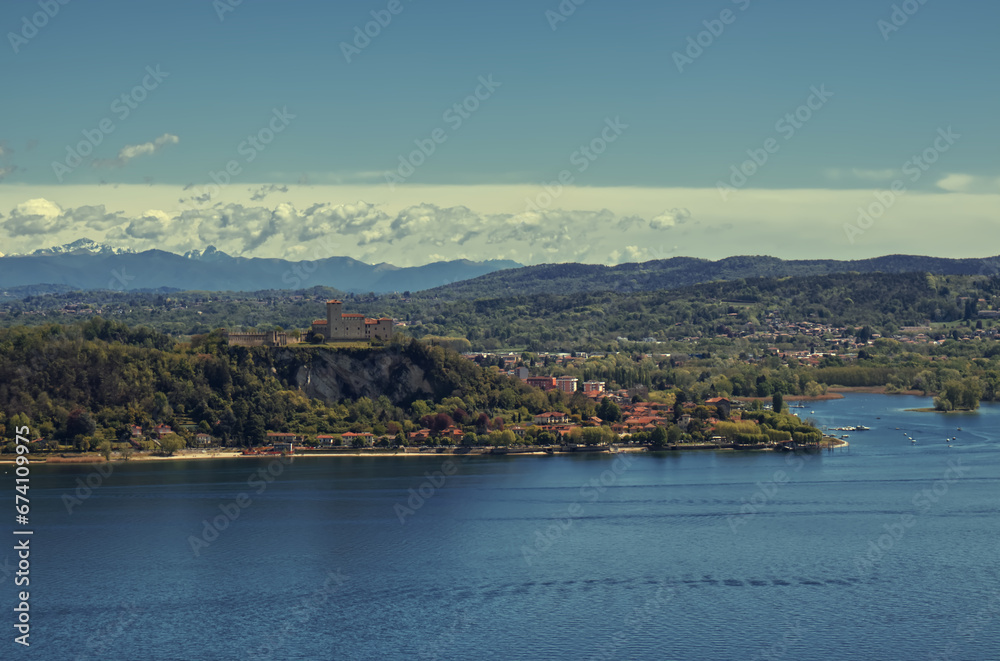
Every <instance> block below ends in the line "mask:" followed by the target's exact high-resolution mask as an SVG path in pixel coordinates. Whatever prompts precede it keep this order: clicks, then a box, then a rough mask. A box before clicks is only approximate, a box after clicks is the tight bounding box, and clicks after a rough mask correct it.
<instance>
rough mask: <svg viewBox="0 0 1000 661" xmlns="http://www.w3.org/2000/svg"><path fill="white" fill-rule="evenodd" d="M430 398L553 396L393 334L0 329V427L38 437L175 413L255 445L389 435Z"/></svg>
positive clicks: (94, 432) (498, 410) (499, 400)
mask: <svg viewBox="0 0 1000 661" xmlns="http://www.w3.org/2000/svg"><path fill="white" fill-rule="evenodd" d="M442 402H446V406H445V408H444V409H440V410H442V411H445V410H446V411H447V412H448V413H449V414H453V413H454V412H455V411H456V410H461V411H462V413H463V416H464V417H463V419H466V417H467V419H468V420H471V421H473V423H474V422H475V420H477V417H478V414H479V413H482V412H488V413H489V414H490V419H491V420H492V419H493V416H494V415H500V414H504V413H507V412H508V411H511V410H513V411H517V410H519V409H520V408H521V407H525V408H526V410H527V411H528V412H540V411H542V410H546V409H547V408H548V407H550V406H552V405H553V404H552V402H551V400H550V399H549V398H547V397H546V396H545V395H544V394H542V393H541V392H540V391H536V390H533V389H531V388H528V387H527V386H526V385H524V384H523V383H521V382H518V381H515V380H512V379H509V378H508V377H507V376H506V375H503V374H500V373H498V372H496V371H495V370H491V369H488V368H483V367H480V366H479V365H477V364H476V363H474V362H471V361H469V360H466V359H464V358H462V357H461V356H460V355H458V354H457V353H455V352H453V351H449V350H447V349H444V348H442V347H432V346H427V345H424V344H421V343H418V342H414V341H410V340H407V339H405V338H402V339H401V340H400V341H398V342H394V343H392V344H390V345H389V346H386V347H383V348H379V349H375V348H372V349H353V350H352V349H347V350H337V349H333V348H326V347H313V348H301V349H298V350H269V349H267V348H263V347H259V348H245V347H229V346H228V345H227V344H226V343H225V342H224V341H222V340H221V339H220V336H219V335H217V334H213V335H208V336H203V337H199V338H195V340H194V341H193V342H192V343H191V344H185V343H178V342H176V341H175V340H174V339H172V338H170V337H168V336H166V335H162V334H160V333H157V332H155V331H151V330H149V329H146V328H132V327H129V326H126V325H124V324H118V323H112V322H107V321H104V320H101V319H94V320H90V321H88V322H85V323H83V324H78V325H74V326H63V327H55V326H50V327H45V328H25V327H19V328H13V329H7V330H2V331H0V433H2V432H3V429H4V428H5V425H7V424H9V423H10V421H11V420H13V419H15V418H17V419H19V420H24V419H27V420H29V421H30V424H31V427H32V428H33V429H34V430H36V433H38V434H39V435H41V436H43V437H45V438H52V439H55V440H58V441H59V442H60V443H61V444H63V445H76V446H77V447H78V448H80V449H88V448H91V447H93V446H94V444H95V443H97V442H99V441H101V440H109V441H120V440H124V439H126V438H128V437H129V428H130V426H131V425H141V426H143V427H145V428H147V429H148V428H150V427H151V426H153V425H155V424H166V425H170V426H171V427H173V428H174V429H175V430H180V427H179V425H180V424H181V423H182V422H183V421H187V422H188V423H191V424H193V425H194V426H195V427H196V429H198V430H201V431H205V432H209V433H211V434H213V435H215V436H216V437H218V438H220V439H222V440H223V441H226V442H231V443H238V444H259V443H262V442H263V441H264V439H265V436H264V435H265V433H266V432H268V431H293V432H301V433H311V434H316V433H342V432H346V431H349V430H353V431H358V430H362V429H365V430H377V431H378V430H380V431H379V433H387V432H388V433H395V431H392V430H396V431H401V430H402V431H406V430H409V429H413V428H419V425H418V421H419V420H420V419H421V417H422V416H425V415H427V414H428V413H432V414H433V413H436V412H438V408H436V407H437V405H438V404H441V403H442ZM507 415H508V416H510V413H507ZM508 419H511V417H508ZM23 424H27V423H23ZM8 431H9V429H8ZM184 433H185V434H190V432H184ZM8 437H9V435H8Z"/></svg>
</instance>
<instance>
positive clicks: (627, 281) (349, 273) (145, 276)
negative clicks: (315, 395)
mask: <svg viewBox="0 0 1000 661" xmlns="http://www.w3.org/2000/svg"><path fill="white" fill-rule="evenodd" d="M850 272H858V273H912V272H929V273H935V274H941V275H977V274H984V275H986V274H989V275H993V274H996V273H998V272H1000V257H989V258H984V259H946V258H937V257H923V256H914V255H887V256H884V257H876V258H873V259H864V260H853V261H837V260H782V259H778V258H775V257H766V256H737V257H727V258H725V259H720V260H718V261H712V260H708V259H698V258H693V257H674V258H671V259H665V260H654V261H649V262H643V263H625V264H619V265H617V266H604V265H600V264H578V263H564V264H541V265H537V266H522V265H520V264H518V263H517V262H513V261H509V260H491V261H485V262H472V261H469V260H454V261H448V262H434V263H431V264H425V265H423V266H417V267H407V268H400V267H396V266H393V265H392V264H386V263H381V264H374V265H373V264H366V263H364V262H360V261H358V260H356V259H353V258H350V257H327V258H324V259H319V260H314V261H300V262H293V261H288V260H283V259H265V258H245V257H232V256H230V255H228V254H226V253H224V252H221V251H219V250H216V249H215V248H214V247H212V246H209V247H208V248H206V249H204V250H200V251H199V250H194V251H189V252H187V253H185V254H184V255H177V254H174V253H170V252H165V251H162V250H147V251H144V252H140V253H137V252H134V251H131V250H129V249H122V248H113V247H110V246H106V245H102V244H99V243H95V242H93V241H90V240H89V239H80V240H78V241H74V242H73V243H71V244H67V245H64V246H57V247H53V248H48V249H44V250H36V251H35V252H33V253H31V254H30V255H7V256H3V257H0V288H3V289H6V290H10V289H14V288H18V289H21V288H30V287H33V286H38V285H55V286H57V288H58V289H64V290H65V289H116V290H135V289H161V288H166V289H177V290H205V291H259V290H268V289H274V290H295V289H305V288H309V287H314V286H317V285H323V286H328V287H334V288H336V289H338V290H341V291H345V292H353V293H367V292H374V293H390V292H404V291H410V292H417V291H424V292H425V294H427V295H431V296H439V297H444V298H479V297H483V298H486V297H501V296H507V295H522V294H536V293H559V294H562V293H571V292H582V291H597V290H618V291H652V290H660V289H674V288H677V287H684V286H688V285H693V284H698V283H703V282H713V281H719V280H737V279H744V278H755V277H789V276H806V275H825V274H831V273H850Z"/></svg>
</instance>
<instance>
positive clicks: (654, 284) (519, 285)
mask: <svg viewBox="0 0 1000 661" xmlns="http://www.w3.org/2000/svg"><path fill="white" fill-rule="evenodd" d="M998 270H1000V257H991V258H987V259H946V258H939V257H922V256H915V255H886V256H883V257H876V258H873V259H862V260H853V261H837V260H832V259H822V260H783V259H778V258H776V257H766V256H740V257H727V258H725V259H720V260H718V261H710V260H707V259H696V258H693V257H673V258H671V259H664V260H654V261H649V262H643V263H627V264H619V265H617V266H603V265H600V264H540V265H538V266H524V267H521V268H513V269H507V270H503V271H496V272H493V273H489V274H486V275H482V276H479V277H478V278H474V279H472V280H466V281H463V282H454V283H452V284H448V285H444V286H441V287H435V288H433V289H430V290H427V291H424V292H421V295H423V296H431V297H439V298H496V297H502V296H507V295H517V296H521V295H526V294H569V293H574V292H592V291H620V292H636V291H656V290H662V289H676V288H678V287H687V286H690V285H696V284H699V283H704V282H715V281H722V280H739V279H744V278H785V277H793V276H813V275H829V274H834V273H917V272H926V273H933V274H936V275H983V274H995V273H997V272H998Z"/></svg>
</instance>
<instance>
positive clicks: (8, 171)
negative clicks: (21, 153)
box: [0, 165, 17, 181]
mask: <svg viewBox="0 0 1000 661" xmlns="http://www.w3.org/2000/svg"><path fill="white" fill-rule="evenodd" d="M15 172H17V166H16V165H9V166H7V167H0V181H3V180H4V178H5V177H7V176H9V175H12V174H14V173H15Z"/></svg>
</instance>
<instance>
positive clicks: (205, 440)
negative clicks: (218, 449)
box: [194, 433, 215, 446]
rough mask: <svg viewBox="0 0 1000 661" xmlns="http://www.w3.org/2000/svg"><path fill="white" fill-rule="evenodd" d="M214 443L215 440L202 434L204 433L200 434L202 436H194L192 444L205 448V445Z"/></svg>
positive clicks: (209, 435) (208, 435)
mask: <svg viewBox="0 0 1000 661" xmlns="http://www.w3.org/2000/svg"><path fill="white" fill-rule="evenodd" d="M214 442H215V439H214V438H212V435H211V434H204V433H202V434H195V435H194V443H195V445H200V446H206V445H212V444H213V443H214Z"/></svg>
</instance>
